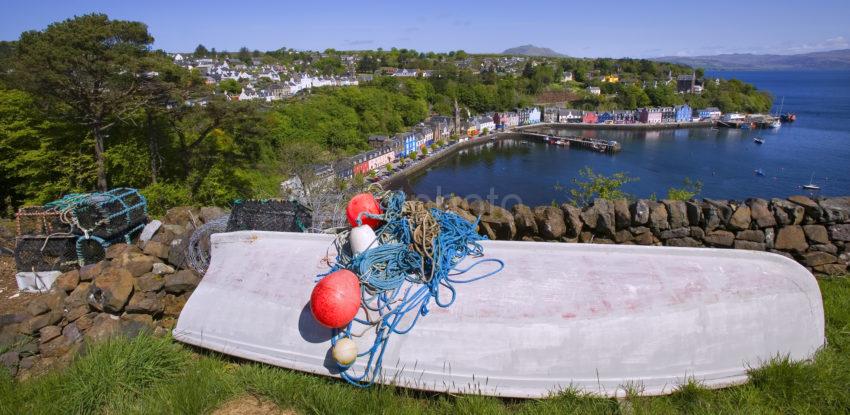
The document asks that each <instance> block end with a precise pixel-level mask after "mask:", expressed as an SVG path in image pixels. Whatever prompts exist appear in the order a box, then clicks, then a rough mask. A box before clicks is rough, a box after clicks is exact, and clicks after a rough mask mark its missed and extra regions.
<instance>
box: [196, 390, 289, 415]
mask: <svg viewBox="0 0 850 415" xmlns="http://www.w3.org/2000/svg"><path fill="white" fill-rule="evenodd" d="M295 413H296V412H294V411H291V410H283V409H280V408H278V406H277V405H275V404H274V403H272V402H269V401H267V400H265V399H260V398H257V397H255V396H251V395H242V396H239V397H237V398H234V399H231V400H229V401H227V402H225V403H224V404H223V405H221V406H220V407H218V409H216V410H215V411H213V412H212V415H295Z"/></svg>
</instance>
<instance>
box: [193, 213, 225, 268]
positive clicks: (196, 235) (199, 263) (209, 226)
mask: <svg viewBox="0 0 850 415" xmlns="http://www.w3.org/2000/svg"><path fill="white" fill-rule="evenodd" d="M229 221H230V216H229V215H225V216H222V217H220V218H216V219H213V220H211V221H209V222H207V223H205V224H204V225H202V226H201V227H200V228H198V229H196V230H195V232H193V233H192V237H191V238H190V239H189V246H188V248H187V253H186V261H187V262H188V265H189V267H190V268H192V269H193V270H195V271H196V272H198V273H199V274H201V275H203V274H205V273H206V272H207V267H209V265H210V248H211V245H210V236H212V234H214V233H222V232H226V231H227V223H228V222H229Z"/></svg>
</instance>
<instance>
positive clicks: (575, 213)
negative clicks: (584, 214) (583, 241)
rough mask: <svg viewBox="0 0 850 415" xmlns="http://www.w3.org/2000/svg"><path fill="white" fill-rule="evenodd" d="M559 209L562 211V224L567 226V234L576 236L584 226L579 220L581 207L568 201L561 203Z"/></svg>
mask: <svg viewBox="0 0 850 415" xmlns="http://www.w3.org/2000/svg"><path fill="white" fill-rule="evenodd" d="M561 211H562V212H564V224H565V225H566V227H567V235H568V236H570V237H572V238H577V237H578V236H579V234H581V231H582V227H583V226H584V223H583V222H582V221H581V209H579V208H577V207H575V206H573V205H571V204H569V203H564V204H562V205H561Z"/></svg>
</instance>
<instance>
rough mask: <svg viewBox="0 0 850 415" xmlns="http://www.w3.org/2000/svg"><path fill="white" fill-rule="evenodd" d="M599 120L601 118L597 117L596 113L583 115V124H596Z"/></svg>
mask: <svg viewBox="0 0 850 415" xmlns="http://www.w3.org/2000/svg"><path fill="white" fill-rule="evenodd" d="M598 119H599V118H598V117H597V116H596V112H594V111H585V112H584V113H583V114H582V115H581V122H583V123H585V124H596V121H597V120H598Z"/></svg>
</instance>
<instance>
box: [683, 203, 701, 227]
mask: <svg viewBox="0 0 850 415" xmlns="http://www.w3.org/2000/svg"><path fill="white" fill-rule="evenodd" d="M685 210H686V211H687V216H688V224H690V225H691V226H700V225H702V206H700V204H699V202H696V201H693V200H690V201H687V202H685Z"/></svg>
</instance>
